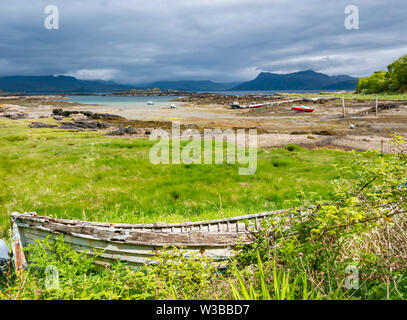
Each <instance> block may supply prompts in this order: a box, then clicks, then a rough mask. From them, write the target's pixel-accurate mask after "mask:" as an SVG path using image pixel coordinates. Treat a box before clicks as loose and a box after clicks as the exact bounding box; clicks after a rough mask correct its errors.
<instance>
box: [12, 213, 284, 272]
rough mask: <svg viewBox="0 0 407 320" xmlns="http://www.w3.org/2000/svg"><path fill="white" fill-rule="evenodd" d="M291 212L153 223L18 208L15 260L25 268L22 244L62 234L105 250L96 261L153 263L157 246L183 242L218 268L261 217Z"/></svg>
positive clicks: (75, 244)
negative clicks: (109, 220)
mask: <svg viewBox="0 0 407 320" xmlns="http://www.w3.org/2000/svg"><path fill="white" fill-rule="evenodd" d="M287 211H288V210H279V211H273V212H265V213H260V214H253V215H245V216H240V217H232V218H225V219H218V220H209V221H200V222H186V223H155V224H120V223H117V224H114V223H103V222H86V221H79V220H65V219H56V218H50V217H44V216H38V215H37V214H36V213H32V212H30V213H22V214H21V213H17V212H16V213H13V214H12V215H11V223H12V230H13V255H14V262H15V266H16V268H17V269H21V268H23V267H24V266H25V264H26V261H27V260H26V257H25V253H24V252H23V250H22V249H23V248H25V247H27V246H28V245H30V244H34V243H35V242H36V241H37V240H40V241H41V240H44V239H46V238H47V237H50V239H56V238H57V237H58V236H59V235H63V236H64V241H65V242H67V243H69V244H70V245H71V246H72V248H73V249H74V250H78V251H86V252H87V253H88V254H93V253H94V252H95V250H102V251H103V252H102V253H101V254H100V255H98V256H97V258H96V261H95V262H96V263H98V264H101V265H109V264H110V263H112V262H114V261H116V260H120V261H122V262H125V263H128V264H129V265H133V266H137V265H141V264H144V263H154V259H155V254H156V252H157V250H160V249H164V248H170V247H179V248H182V250H185V252H186V253H187V255H191V256H193V255H195V254H198V255H200V256H204V257H208V258H209V259H211V260H212V261H213V263H214V264H215V265H216V266H217V267H218V268H223V267H226V265H227V263H228V261H229V260H230V258H231V257H232V256H233V255H234V254H235V250H234V248H235V247H236V245H237V244H238V243H243V244H249V243H251V242H252V241H253V240H254V234H255V233H256V232H257V231H258V230H259V229H260V220H261V219H264V218H265V217H268V216H269V215H271V214H281V213H284V212H287ZM28 258H29V255H28Z"/></svg>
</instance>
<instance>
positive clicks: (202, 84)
mask: <svg viewBox="0 0 407 320" xmlns="http://www.w3.org/2000/svg"><path fill="white" fill-rule="evenodd" d="M239 83H240V82H234V83H218V82H213V81H209V80H204V81H199V80H198V81H197V80H181V81H157V82H153V83H149V84H145V85H143V86H142V88H143V89H146V88H159V89H161V90H168V89H170V90H179V91H223V90H227V89H229V88H232V87H234V86H236V85H238V84H239Z"/></svg>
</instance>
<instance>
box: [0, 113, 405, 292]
mask: <svg viewBox="0 0 407 320" xmlns="http://www.w3.org/2000/svg"><path fill="white" fill-rule="evenodd" d="M44 121H51V120H44ZM393 139H394V142H395V144H401V143H404V142H403V141H402V139H401V137H397V136H394V138H393ZM151 146H152V143H151V142H149V141H148V140H147V139H139V140H136V139H121V138H108V137H104V136H102V135H100V134H98V133H92V132H72V131H61V130H59V129H28V128H27V121H24V120H21V121H7V120H1V121H0V150H1V152H0V174H1V178H2V179H1V180H0V183H1V185H0V208H1V222H0V225H1V228H2V229H1V230H2V234H3V236H5V237H6V236H7V232H6V230H7V229H8V227H9V225H8V221H9V214H10V213H11V212H12V211H37V212H38V213H39V214H47V215H51V216H58V217H66V218H81V219H88V220H100V221H113V222H115V221H123V222H147V221H148V222H153V221H158V220H161V221H184V220H197V219H209V218H218V217H222V216H229V215H236V214H242V213H248V212H258V211H262V210H270V209H276V208H283V207H294V206H299V205H301V204H310V203H317V204H319V206H318V207H313V208H309V209H308V212H307V214H306V215H305V216H303V215H301V214H299V213H295V212H294V213H293V214H294V217H291V218H290V219H289V221H290V226H289V227H288V228H287V219H281V216H278V215H276V216H275V217H273V216H272V217H270V219H266V220H264V221H263V229H262V231H261V232H260V233H259V234H258V235H257V237H256V240H255V242H254V243H253V244H251V245H246V246H244V247H242V248H241V251H240V253H239V254H238V255H237V256H236V259H234V260H233V261H231V262H230V267H229V268H228V270H227V271H226V272H225V273H219V272H217V270H215V269H214V268H213V266H211V264H208V261H206V260H205V259H203V258H201V257H199V256H198V257H196V259H187V258H186V257H185V256H184V255H183V254H182V251H178V250H175V251H172V252H157V255H158V259H159V260H158V263H157V264H155V265H144V266H141V267H140V268H138V269H133V268H129V267H128V266H126V265H125V264H123V263H120V262H117V263H115V264H114V265H112V266H111V267H110V268H106V269H103V270H100V269H99V268H96V267H95V265H94V264H93V261H92V259H93V258H92V257H89V256H88V255H87V254H86V253H78V252H75V251H73V250H72V249H71V248H70V247H69V245H68V244H66V243H65V242H64V241H63V239H60V240H59V241H56V242H47V241H45V242H43V243H39V244H38V245H37V246H32V247H31V248H29V251H30V258H31V259H30V261H31V263H30V265H29V266H28V268H27V269H25V270H23V271H22V272H19V273H16V272H15V271H14V270H13V269H8V270H5V271H4V272H0V300H1V299H7V300H10V299H237V300H240V299H251V300H254V299H265V300H269V299H276V300H291V299H305V300H310V299H312V300H320V299H406V298H407V263H406V259H405V257H406V255H407V249H406V247H405V243H406V241H407V234H406V233H405V230H407V219H406V213H407V204H406V202H405V196H406V192H407V181H405V180H406V177H407V158H406V157H405V156H404V155H403V154H402V153H401V154H400V155H398V156H383V155H380V154H378V153H377V152H368V153H349V152H341V151H330V150H318V151H309V150H304V149H301V148H298V147H295V146H290V147H287V148H286V149H275V150H259V151H258V168H257V172H256V174H254V175H252V176H239V175H238V167H239V166H238V165H227V164H224V165H212V166H211V165H184V164H182V165H153V164H151V163H150V161H149V158H148V154H149V148H150V147H151ZM335 166H337V167H335ZM324 200H329V201H324ZM275 218H277V219H275ZM401 231H403V232H401ZM181 250H182V249H181ZM50 266H52V268H53V269H50ZM52 270H58V277H56V278H55V277H52V279H51V280H52V281H51V280H50V271H51V272H53V271H52Z"/></svg>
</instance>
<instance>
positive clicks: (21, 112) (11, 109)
mask: <svg viewBox="0 0 407 320" xmlns="http://www.w3.org/2000/svg"><path fill="white" fill-rule="evenodd" d="M27 110H28V109H27V108H26V107H22V106H18V105H14V104H4V105H2V106H1V108H0V117H6V118H9V119H13V120H17V119H24V118H27V117H28V112H27Z"/></svg>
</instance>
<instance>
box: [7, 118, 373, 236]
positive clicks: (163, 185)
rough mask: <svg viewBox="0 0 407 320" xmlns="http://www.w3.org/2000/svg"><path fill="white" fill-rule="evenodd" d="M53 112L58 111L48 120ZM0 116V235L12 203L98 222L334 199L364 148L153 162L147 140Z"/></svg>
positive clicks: (196, 216) (203, 215)
mask: <svg viewBox="0 0 407 320" xmlns="http://www.w3.org/2000/svg"><path fill="white" fill-rule="evenodd" d="M45 121H53V120H45ZM29 122H30V121H28V120H16V121H13V120H4V119H2V120H0V178H1V179H0V236H2V237H6V230H7V229H8V228H9V216H10V214H11V213H12V212H13V211H19V212H25V211H35V212H37V213H38V214H40V215H49V216H55V217H59V218H75V219H76V218H77V219H84V220H92V221H111V222H128V223H151V222H157V221H165V222H174V221H196V220H205V219H212V218H220V217H227V216H233V215H240V214H246V213H256V212H261V211H266V210H273V209H279V208H286V207H290V206H293V205H296V206H297V205H301V204H302V203H306V202H307V201H309V202H313V201H316V200H317V199H329V198H330V197H331V187H330V180H332V179H333V178H335V177H337V176H338V175H339V174H340V172H339V169H337V168H335V165H336V166H339V167H344V166H351V165H352V163H353V161H354V159H355V157H367V156H368V155H366V154H361V153H349V152H342V151H332V150H316V151H309V150H305V149H300V148H296V149H295V150H294V151H288V150H285V149H274V150H259V151H258V166H257V172H256V174H254V175H251V176H241V175H239V174H238V168H239V167H241V165H239V164H235V165H228V164H222V165H185V164H179V165H153V164H151V163H150V161H149V157H148V155H149V149H150V147H151V146H152V145H153V144H154V142H150V141H149V140H148V139H126V138H113V137H106V136H103V135H101V134H99V133H96V132H74V131H67V130H60V129H30V128H28V127H27V125H28V124H29Z"/></svg>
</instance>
